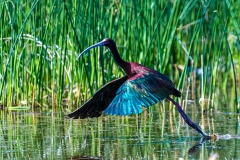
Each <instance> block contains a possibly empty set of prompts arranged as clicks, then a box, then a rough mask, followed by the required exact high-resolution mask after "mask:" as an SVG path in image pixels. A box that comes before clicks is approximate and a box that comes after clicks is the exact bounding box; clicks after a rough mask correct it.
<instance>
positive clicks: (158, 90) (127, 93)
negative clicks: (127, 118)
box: [104, 72, 181, 115]
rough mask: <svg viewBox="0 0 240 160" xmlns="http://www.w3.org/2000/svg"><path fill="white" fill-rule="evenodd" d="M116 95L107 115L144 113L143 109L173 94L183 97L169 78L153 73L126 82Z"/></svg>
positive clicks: (139, 75)
mask: <svg viewBox="0 0 240 160" xmlns="http://www.w3.org/2000/svg"><path fill="white" fill-rule="evenodd" d="M116 94H117V95H116V97H115V98H114V99H113V100H112V102H111V103H110V105H109V106H108V107H107V109H106V110H105V111H104V113H105V114H110V115H131V114H137V113H141V112H142V107H145V108H148V107H149V106H152V105H154V104H156V103H158V102H161V101H162V100H164V99H165V98H166V97H168V96H169V95H171V94H173V95H175V96H180V95H181V93H180V92H179V91H178V90H177V89H175V87H174V85H173V83H172V82H171V81H170V80H169V79H168V78H167V77H165V76H164V75H162V74H161V75H160V74H156V73H151V72H145V73H142V72H140V73H138V74H136V75H135V76H134V77H132V78H131V79H128V80H126V81H125V82H124V83H123V84H122V85H121V86H120V88H119V89H118V90H117V93H116Z"/></svg>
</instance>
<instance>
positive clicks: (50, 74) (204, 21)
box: [0, 0, 240, 111]
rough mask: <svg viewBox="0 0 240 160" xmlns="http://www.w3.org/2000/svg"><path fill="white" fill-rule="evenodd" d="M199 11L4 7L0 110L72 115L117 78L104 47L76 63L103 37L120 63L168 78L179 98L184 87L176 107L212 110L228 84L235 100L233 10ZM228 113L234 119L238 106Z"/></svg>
mask: <svg viewBox="0 0 240 160" xmlns="http://www.w3.org/2000/svg"><path fill="white" fill-rule="evenodd" d="M203 3H205V4H203ZM203 3H201V2H198V1H184V2H181V1H180V0H176V1H156V2H149V1H146V2H143V3H142V2H141V3H140V2H137V1H130V2H127V1H126V2H125V1H123V2H118V1H114V2H108V1H96V2H90V3H89V2H87V1H84V2H81V4H79V3H78V1H73V2H71V3H70V2H68V1H67V2H64V3H62V2H61V3H60V2H58V1H57V2H55V1H54V2H50V1H46V2H45V1H36V3H33V2H27V1H26V2H25V1H22V3H20V4H18V3H10V2H3V3H2V4H1V7H2V14H1V16H2V17H4V18H2V20H1V22H0V26H1V30H0V33H1V37H0V50H1V54H0V61H1V63H0V106H3V107H12V106H13V107H14V106H18V107H19V106H21V105H22V104H21V102H26V104H25V103H24V105H23V106H31V107H32V108H33V109H34V107H41V108H43V109H52V108H53V109H54V110H56V111H62V110H63V107H62V106H69V109H70V110H73V109H74V108H76V107H77V106H79V105H80V104H82V103H83V102H85V101H86V100H87V99H88V98H89V97H90V96H91V95H92V94H93V93H94V92H95V91H96V90H97V89H98V88H99V87H100V86H102V85H103V84H105V83H106V82H108V81H110V80H112V79H115V78H118V77H120V76H123V72H122V71H121V69H120V68H119V67H118V66H117V65H116V64H115V63H114V62H113V58H112V57H111V54H107V52H108V51H106V49H105V48H103V47H102V48H99V49H95V51H94V50H92V51H91V52H96V53H93V54H91V56H89V55H90V54H89V55H87V54H86V56H84V57H82V58H81V59H80V60H79V61H76V56H77V55H78V54H79V53H80V51H82V50H83V48H86V47H87V46H89V45H91V44H94V43H95V42H97V41H99V40H101V39H103V38H105V37H111V38H113V39H114V40H116V42H117V44H118V48H119V52H120V54H121V56H122V57H123V58H124V59H125V60H127V61H135V62H138V63H141V64H144V65H146V66H148V67H151V68H154V69H156V70H158V71H160V72H162V73H164V74H166V75H168V76H169V77H170V78H171V79H173V80H174V81H175V83H178V85H177V86H178V88H180V89H182V91H183V92H184V91H185V90H186V86H187V88H188V89H189V96H190V99H188V97H189V96H187V97H185V95H184V94H183V99H187V100H193V101H195V100H196V98H197V101H198V98H202V100H203V99H208V100H209V101H208V102H209V103H207V109H209V108H211V107H213V108H214V107H215V103H216V94H217V93H216V92H217V91H218V88H223V89H227V88H228V87H229V86H228V85H229V84H230V85H231V86H232V87H233V88H234V90H235V91H234V92H233V95H232V96H233V97H236V95H237V89H239V87H236V86H237V85H238V86H239V79H237V77H240V75H239V73H240V71H239V64H240V60H239V50H240V49H239V48H240V47H239V46H240V45H239V43H240V42H239V36H237V35H239V27H238V19H237V18H236V17H235V16H234V15H237V11H238V10H239V9H238V7H239V6H240V5H239V2H233V4H230V3H229V2H228V1H226V3H224V2H221V1H217V2H215V1H214V2H212V1H209V2H203ZM219 6H220V9H219ZM198 71H200V72H198ZM237 80H238V81H237ZM237 83H238V84H237ZM238 92H239V90H238ZM195 95H196V97H195ZM236 100H237V98H236ZM231 106H232V110H235V111H236V106H237V105H231ZM199 110H201V109H199ZM204 110H205V109H202V110H201V111H204Z"/></svg>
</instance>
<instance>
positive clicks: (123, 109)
mask: <svg viewBox="0 0 240 160" xmlns="http://www.w3.org/2000/svg"><path fill="white" fill-rule="evenodd" d="M98 46H106V47H108V48H109V49H110V50H111V53H112V54H113V57H114V59H115V61H116V63H117V64H118V65H119V66H120V67H122V68H123V69H124V71H125V73H126V75H125V76H124V77H122V78H119V79H116V80H113V81H111V82H109V83H107V84H106V85H104V86H103V87H102V88H100V89H99V90H98V91H97V92H96V93H95V94H94V95H93V97H92V98H91V99H89V100H88V101H87V102H86V103H84V104H83V105H82V106H81V107H80V108H78V109H77V110H75V111H74V112H72V113H70V114H68V117H69V118H74V119H77V118H81V119H83V118H88V117H89V118H92V117H99V116H101V114H102V113H104V114H109V115H121V116H122V115H131V114H137V113H141V112H142V107H145V108H147V107H149V106H152V105H154V104H156V103H158V102H161V101H162V100H164V99H165V98H167V99H168V100H170V101H172V102H173V103H174V105H175V106H176V107H177V109H178V111H179V112H180V114H181V116H182V117H183V119H184V120H185V122H186V123H187V124H189V125H190V126H191V127H193V128H194V129H196V130H197V131H198V132H199V133H200V134H201V135H203V136H206V134H205V133H203V132H202V131H201V129H200V128H199V127H198V126H197V125H196V124H195V123H193V122H192V121H191V120H190V119H189V118H188V117H187V115H186V114H185V113H184V111H183V110H182V109H181V106H180V105H179V104H177V103H176V102H175V101H174V100H173V99H171V98H170V97H169V96H170V95H173V96H176V97H180V96H181V92H180V91H178V90H177V89H176V88H175V87H174V84H173V83H172V81H171V80H170V79H169V78H168V77H166V76H165V75H163V74H161V73H159V72H157V71H156V70H153V69H150V68H147V67H145V66H142V65H140V64H138V63H135V62H126V61H124V60H123V59H122V58H121V57H120V56H119V53H118V51H117V47H116V44H115V42H114V41H113V40H112V39H110V38H106V39H104V40H103V41H101V42H98V43H96V44H95V45H92V46H90V47H88V48H87V49H85V50H84V51H83V52H82V53H81V54H80V55H79V56H78V58H79V57H80V56H81V55H82V54H83V53H84V52H86V51H88V50H90V49H92V48H94V47H98ZM78 58H77V59H78Z"/></svg>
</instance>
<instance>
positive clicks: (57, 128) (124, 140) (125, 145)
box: [0, 102, 240, 159]
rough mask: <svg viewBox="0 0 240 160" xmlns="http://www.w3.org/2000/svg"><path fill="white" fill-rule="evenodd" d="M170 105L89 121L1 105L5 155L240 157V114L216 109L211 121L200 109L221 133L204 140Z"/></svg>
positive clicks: (170, 157)
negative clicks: (239, 123)
mask: <svg viewBox="0 0 240 160" xmlns="http://www.w3.org/2000/svg"><path fill="white" fill-rule="evenodd" d="M164 105H165V109H166V111H163V112H161V111H162V109H163V105H158V104H157V105H155V106H153V108H154V109H153V110H152V111H151V112H149V113H147V112H145V114H139V115H133V116H128V117H126V116H123V117H120V116H102V117H99V118H92V119H84V120H80V119H79V120H72V119H67V118H64V115H63V114H61V113H50V114H49V113H47V112H46V113H44V112H42V113H41V114H39V113H29V112H26V111H4V110H1V112H0V118H1V122H0V130H1V131H0V134H1V141H0V146H1V148H0V151H1V158H2V159H26V158H27V159H29V158H30V159H66V158H68V157H75V158H77V157H78V156H79V157H82V158H83V157H86V158H87V157H89V158H90V157H92V158H94V157H95V158H96V159H98V158H103V159H124V158H126V157H127V159H179V158H183V159H187V157H188V154H191V158H194V159H208V157H210V155H211V154H210V153H212V152H213V151H214V152H217V153H218V154H219V156H223V157H227V158H228V157H229V158H234V157H235V159H238V158H239V157H240V154H239V152H238V150H239V143H237V140H238V139H239V136H237V135H236V121H235V119H237V118H238V117H239V115H238V114H228V113H217V112H216V113H214V114H212V115H208V116H209V117H211V120H209V119H208V117H204V119H201V118H198V117H201V114H200V113H195V116H191V117H190V118H192V120H193V121H195V122H197V120H198V119H201V121H206V120H207V121H209V122H210V123H209V124H207V123H205V124H204V125H205V127H204V129H205V131H206V132H207V133H213V132H214V133H221V135H216V136H217V138H216V139H217V140H218V141H217V142H215V141H205V142H204V143H202V141H200V139H201V137H199V134H198V133H196V132H195V131H194V130H192V129H190V128H189V127H188V125H187V124H186V123H184V121H183V120H182V117H181V116H180V115H179V113H178V112H176V113H177V114H173V113H172V112H169V111H168V110H169V108H170V107H169V104H168V103H167V102H165V104H164ZM198 106H199V105H198ZM191 113H192V111H188V112H187V114H188V115H191ZM196 115H197V116H196ZM225 115H227V116H225ZM209 126H211V127H209ZM188 128H189V129H188ZM199 141H200V142H199ZM197 142H198V143H197ZM202 156H203V157H204V158H203V157H202Z"/></svg>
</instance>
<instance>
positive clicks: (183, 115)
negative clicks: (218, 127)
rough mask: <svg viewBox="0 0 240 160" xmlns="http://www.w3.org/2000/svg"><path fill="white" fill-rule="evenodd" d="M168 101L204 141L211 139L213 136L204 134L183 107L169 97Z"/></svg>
mask: <svg viewBox="0 0 240 160" xmlns="http://www.w3.org/2000/svg"><path fill="white" fill-rule="evenodd" d="M167 99H168V100H170V101H171V102H172V103H173V104H174V105H175V106H176V107H177V109H178V112H179V113H180V114H181V116H182V118H183V119H184V121H185V122H186V123H187V124H188V125H189V126H191V127H192V128H193V129H195V130H196V131H197V132H198V133H200V134H201V135H202V136H203V137H204V139H210V138H211V136H209V135H207V134H206V133H204V132H203V131H202V130H201V129H200V128H199V127H198V125H197V124H195V123H194V122H193V121H192V120H191V119H190V118H189V117H188V116H187V115H186V113H185V112H184V111H183V110H182V107H181V106H180V105H179V104H178V103H177V102H175V101H174V100H173V99H172V98H170V97H167Z"/></svg>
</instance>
